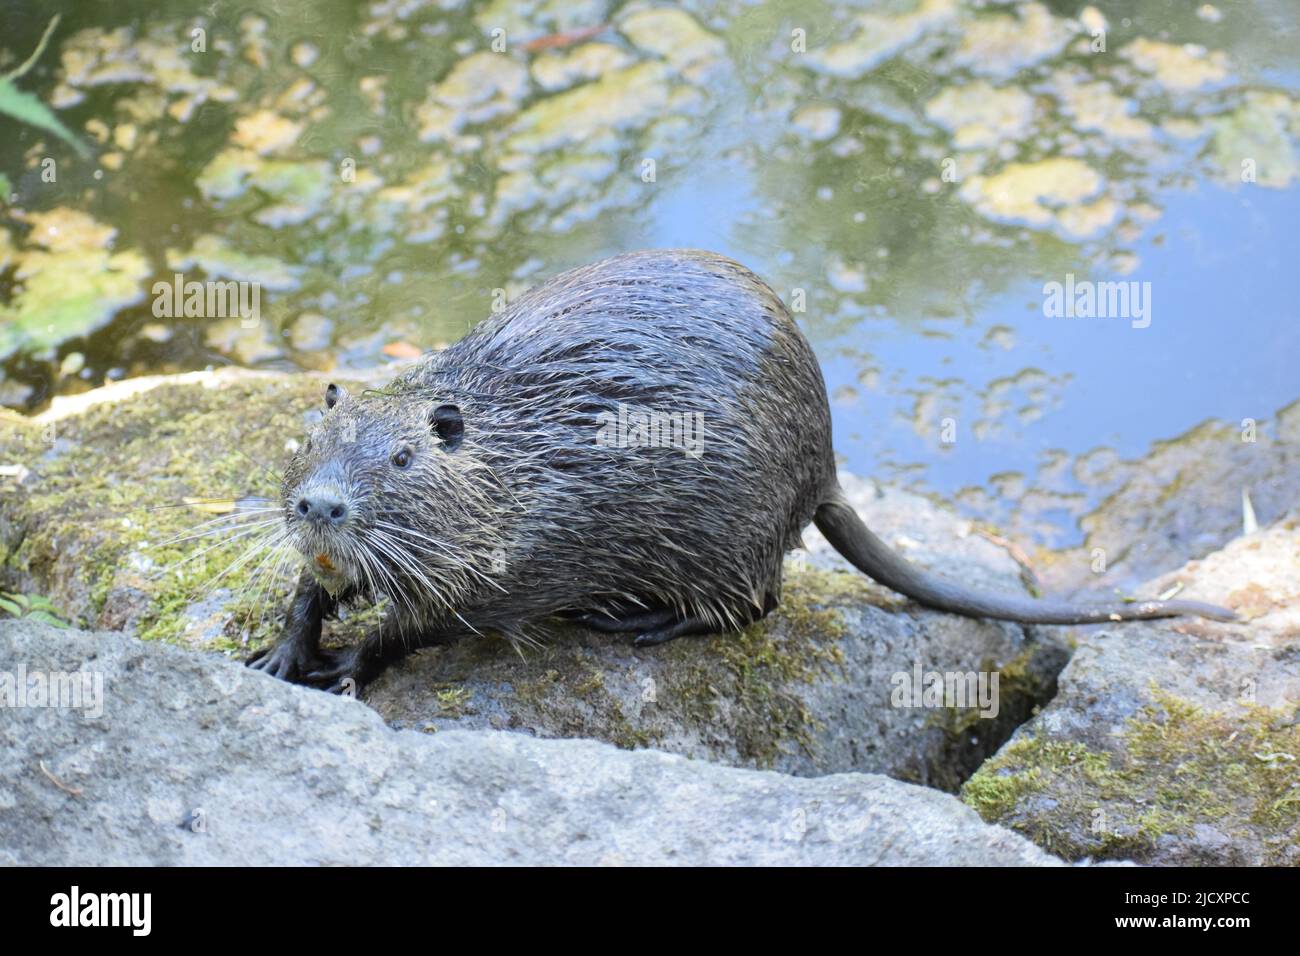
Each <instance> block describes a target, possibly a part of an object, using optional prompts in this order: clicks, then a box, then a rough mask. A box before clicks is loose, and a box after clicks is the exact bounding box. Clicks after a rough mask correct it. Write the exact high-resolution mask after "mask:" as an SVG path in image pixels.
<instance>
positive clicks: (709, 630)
mask: <svg viewBox="0 0 1300 956" xmlns="http://www.w3.org/2000/svg"><path fill="white" fill-rule="evenodd" d="M717 632H718V625H717V623H715V622H714V621H706V620H705V619H704V618H702V617H687V618H682V619H681V620H679V621H674V622H673V623H672V624H669V625H668V626H666V627H660V628H656V629H654V630H650V631H642V632H641V633H640V634H638V635H637V636H636V637H635V638H633V640H632V646H633V647H655V646H657V645H659V644H667V643H668V642H669V641H675V640H677V638H679V637H687V636H689V635H691V634H716V633H717Z"/></svg>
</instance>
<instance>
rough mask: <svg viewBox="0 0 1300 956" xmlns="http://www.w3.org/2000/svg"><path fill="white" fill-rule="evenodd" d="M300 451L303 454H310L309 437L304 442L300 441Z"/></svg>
mask: <svg viewBox="0 0 1300 956" xmlns="http://www.w3.org/2000/svg"><path fill="white" fill-rule="evenodd" d="M302 453H303V454H304V455H310V454H311V439H310V438H308V439H307V440H306V441H305V442H303V443H302Z"/></svg>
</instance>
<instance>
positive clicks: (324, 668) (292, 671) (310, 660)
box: [247, 642, 374, 695]
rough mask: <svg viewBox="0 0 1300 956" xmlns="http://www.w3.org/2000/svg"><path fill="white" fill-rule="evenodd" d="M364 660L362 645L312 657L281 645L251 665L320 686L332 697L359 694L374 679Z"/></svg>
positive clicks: (256, 656)
mask: <svg viewBox="0 0 1300 956" xmlns="http://www.w3.org/2000/svg"><path fill="white" fill-rule="evenodd" d="M364 660H365V659H364V657H363V655H362V653H361V648H360V646H357V647H342V648H338V649H337V650H321V651H317V652H316V653H315V654H310V653H305V652H303V651H301V650H300V649H298V648H296V647H294V646H292V645H290V644H286V643H284V642H281V643H279V644H276V645H275V646H274V647H272V648H270V649H269V650H265V651H260V652H258V653H257V654H254V655H253V656H252V657H250V658H249V659H248V661H247V665H248V666H249V667H251V668H253V670H258V671H262V673H264V674H270V675H271V676H272V677H278V678H280V680H284V681H289V682H290V683H293V684H305V685H306V686H308V687H318V688H320V689H321V690H327V691H329V692H330V693H331V694H352V695H355V694H356V692H357V691H359V690H360V689H361V686H362V684H364V683H366V682H367V681H368V680H369V679H370V678H371V677H373V676H374V675H372V674H369V673H368V669H367V668H366V667H365V666H364Z"/></svg>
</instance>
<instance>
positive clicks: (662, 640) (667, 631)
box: [632, 591, 780, 647]
mask: <svg viewBox="0 0 1300 956" xmlns="http://www.w3.org/2000/svg"><path fill="white" fill-rule="evenodd" d="M779 603H780V602H779V600H778V599H777V597H776V595H774V594H773V593H772V592H771V591H769V592H767V594H765V595H764V596H763V608H762V610H759V609H758V608H756V607H750V608H747V609H746V611H745V612H744V614H743V615H742V616H741V618H740V619H741V620H742V621H743V622H744V623H743V624H741V625H740V628H737V629H738V630H739V629H741V628H745V627H748V626H749V625H750V624H753V623H754V622H755V621H761V620H762V619H763V618H765V617H767V616H768V615H769V614H771V613H772V612H773V611H774V610H776V606H777V604H779ZM721 630H722V628H720V627H718V623H717V621H711V620H708V619H706V618H703V617H700V616H698V615H694V614H692V615H688V616H687V617H684V618H680V619H678V620H676V621H675V622H674V623H672V624H669V625H667V626H665V627H659V628H655V629H653V630H649V631H645V632H643V633H641V634H638V635H637V636H636V638H635V639H634V640H633V641H632V646H633V647H655V646H657V645H659V644H667V643H668V642H669V641H675V640H676V639H677V638H679V637H689V636H690V635H692V634H717V633H718V632H719V631H721Z"/></svg>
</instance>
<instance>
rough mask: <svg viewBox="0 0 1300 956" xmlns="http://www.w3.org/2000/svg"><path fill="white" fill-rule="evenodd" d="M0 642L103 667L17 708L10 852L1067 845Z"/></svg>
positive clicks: (923, 810) (646, 760) (135, 647)
mask: <svg viewBox="0 0 1300 956" xmlns="http://www.w3.org/2000/svg"><path fill="white" fill-rule="evenodd" d="M0 661H3V662H4V664H3V666H4V668H5V669H7V670H8V671H9V672H10V673H14V672H16V670H17V668H19V667H20V666H21V667H24V668H25V669H26V672H27V674H29V675H33V674H38V673H40V674H47V675H48V674H51V673H54V672H71V671H86V672H90V673H93V674H98V675H100V676H101V678H102V681H103V685H102V686H103V695H102V698H101V699H102V704H103V707H102V714H101V715H100V716H98V717H91V716H89V715H88V714H87V713H85V712H84V710H83V711H78V710H74V709H72V708H67V707H65V708H51V707H35V706H27V707H20V708H14V709H8V708H6V712H5V713H4V719H3V720H0V768H3V770H0V811H2V812H0V862H2V863H7V864H18V865H52V864H62V865H69V864H79V865H84V864H95V863H100V864H144V865H159V864H187V865H207V864H213V865H217V864H220V865H238V866H250V865H267V864H281V865H295V864H388V865H403V864H424V863H431V864H457V865H482V864H554V863H569V864H894V865H906V864H929V865H935V864H944V865H977V864H997V865H1053V864H1057V863H1059V861H1057V860H1055V859H1054V858H1053V857H1051V856H1049V855H1048V854H1046V853H1044V852H1042V851H1041V850H1038V849H1037V848H1036V847H1034V846H1033V845H1032V844H1030V843H1029V842H1028V841H1026V840H1024V839H1023V838H1021V837H1018V836H1016V835H1015V834H1012V833H1010V832H1008V831H1006V830H1003V829H1001V828H999V827H991V826H988V825H986V824H984V823H982V822H980V820H979V819H978V817H977V816H976V815H975V814H974V813H973V812H972V811H971V810H970V809H969V808H967V807H964V806H963V805H962V804H961V803H960V802H959V801H957V800H956V799H955V798H953V797H950V796H947V795H945V794H941V793H938V792H936V791H933V790H927V789H924V788H920V787H914V786H910V785H908V784H903V783H899V782H897V781H894V780H890V779H888V778H886V777H881V776H874V775H860V774H846V775H838V776H829V777H822V778H819V779H816V780H808V779H800V778H796V777H788V776H782V775H779V774H775V773H769V772H755V771H748V770H739V769H734V768H728V767H720V766H716V765H712V764H707V763H701V762H697V761H690V760H687V759H685V758H683V757H680V756H673V755H669V754H665V753H660V752H657V751H648V750H643V751H637V752H627V751H622V750H618V749H616V748H614V747H611V746H608V745H605V744H600V743H595V742H591V741H578V740H569V741H545V740H535V739H532V738H530V737H527V736H525V735H522V734H511V733H500V732H491V731H486V732H483V731H480V732H472V731H464V732H460V731H457V732H439V733H437V734H434V735H432V736H430V735H425V734H419V733H414V732H409V731H408V732H403V731H394V730H391V729H390V728H388V727H386V726H385V725H384V724H383V722H382V721H381V720H380V719H379V717H378V716H377V715H376V714H375V713H374V712H373V711H371V710H370V709H369V708H367V707H365V706H363V705H361V704H359V703H357V702H355V701H352V700H348V699H345V698H337V697H331V696H329V695H327V694H323V693H319V692H316V691H309V690H304V689H302V688H298V687H292V686H290V685H288V684H284V683H281V682H278V681H275V680H273V679H271V678H268V677H265V676H263V675H260V674H256V673H253V672H251V671H249V670H247V669H245V668H243V667H241V666H239V665H238V664H235V663H233V662H229V661H225V660H223V659H221V658H220V657H219V656H217V655H212V654H196V653H192V652H185V651H182V650H180V649H177V648H173V647H168V646H165V645H161V644H157V643H144V642H140V641H136V640H134V639H131V638H128V637H125V636H123V635H119V634H113V633H82V632H76V631H58V630H54V629H51V628H48V627H45V626H43V625H37V624H30V623H24V622H5V623H3V624H0ZM89 702H90V701H89V700H83V701H82V703H83V705H84V704H87V703H89Z"/></svg>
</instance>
